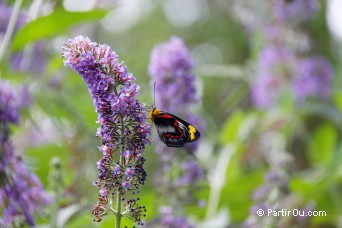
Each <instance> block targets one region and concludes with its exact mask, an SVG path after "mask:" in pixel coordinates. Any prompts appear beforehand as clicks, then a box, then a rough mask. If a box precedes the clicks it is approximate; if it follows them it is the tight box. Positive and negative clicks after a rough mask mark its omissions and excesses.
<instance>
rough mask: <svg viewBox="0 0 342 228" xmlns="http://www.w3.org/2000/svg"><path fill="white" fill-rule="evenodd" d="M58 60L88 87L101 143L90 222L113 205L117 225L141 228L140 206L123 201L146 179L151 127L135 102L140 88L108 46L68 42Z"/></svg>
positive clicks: (81, 40) (80, 40) (84, 40)
mask: <svg viewBox="0 0 342 228" xmlns="http://www.w3.org/2000/svg"><path fill="white" fill-rule="evenodd" d="M62 57H63V58H65V60H64V64H65V65H66V66H70V67H71V68H72V69H73V70H75V71H76V72H77V73H78V74H80V75H81V77H82V79H83V80H84V82H85V83H86V84H87V87H88V90H89V92H90V95H91V97H92V99H93V103H94V106H95V109H96V112H97V113H98V119H97V120H98V123H100V125H101V128H99V129H98V130H97V132H96V135H97V136H99V137H101V139H102V146H101V147H99V150H100V151H101V152H102V154H103V157H102V158H101V159H100V160H99V161H98V162H97V169H98V171H99V174H98V180H97V181H96V182H95V183H96V184H95V186H97V187H100V188H101V190H100V196H99V198H98V203H97V204H96V205H95V206H94V207H93V211H92V213H93V215H94V217H95V219H94V221H97V222H99V221H101V220H102V217H103V216H104V215H106V213H105V212H106V211H112V204H113V205H117V208H116V210H115V213H114V214H115V215H116V218H117V221H116V222H117V224H118V223H120V220H121V217H122V216H130V217H131V218H134V219H135V222H137V223H138V224H142V222H141V220H140V219H141V217H142V216H143V215H144V214H143V213H144V207H143V206H138V205H137V204H136V203H132V202H136V201H137V199H136V198H133V199H130V200H126V198H127V197H124V196H125V194H126V192H127V191H131V192H132V193H134V194H135V193H137V192H139V186H140V185H142V184H144V181H145V179H146V172H145V170H144V168H143V164H144V162H145V159H144V158H143V157H142V153H143V152H144V148H145V145H146V144H148V143H149V142H150V140H149V139H148V137H149V135H150V126H149V124H148V123H147V122H146V119H147V117H146V109H145V105H144V104H140V103H139V101H138V100H136V98H135V97H136V96H137V95H138V91H139V86H138V85H137V84H135V78H134V76H133V75H132V74H131V73H129V72H127V68H126V66H125V65H123V63H121V62H119V60H118V56H117V54H116V53H115V52H113V51H112V50H111V49H110V47H109V46H108V45H105V44H102V45H98V44H97V43H95V42H91V41H90V39H89V38H87V37H83V36H78V37H75V38H74V39H70V40H69V42H68V43H66V44H64V46H63V51H62ZM115 156H117V158H115ZM122 170H123V171H124V172H122ZM127 178H129V181H128V180H127ZM114 196H115V197H114ZM121 201H123V203H124V204H125V205H124V206H125V208H126V212H125V214H121V210H122V209H123V208H121ZM115 202H120V203H117V204H115ZM127 210H128V212H127ZM137 212H139V214H137Z"/></svg>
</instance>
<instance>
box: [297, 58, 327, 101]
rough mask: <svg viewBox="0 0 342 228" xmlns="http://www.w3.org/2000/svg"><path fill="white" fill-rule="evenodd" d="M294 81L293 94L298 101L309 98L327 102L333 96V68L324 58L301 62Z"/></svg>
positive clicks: (307, 59) (308, 59)
mask: <svg viewBox="0 0 342 228" xmlns="http://www.w3.org/2000/svg"><path fill="white" fill-rule="evenodd" d="M297 69H298V70H297V72H298V73H297V74H296V77H295V78H294V80H293V92H294V96H295V98H296V100H297V101H303V100H304V99H305V98H308V97H318V98H321V99H323V100H327V99H328V98H329V97H330V94H331V87H332V75H333V72H332V67H331V65H330V63H329V62H328V61H327V60H326V59H324V58H322V57H309V58H306V59H303V60H301V61H299V63H298V67H297Z"/></svg>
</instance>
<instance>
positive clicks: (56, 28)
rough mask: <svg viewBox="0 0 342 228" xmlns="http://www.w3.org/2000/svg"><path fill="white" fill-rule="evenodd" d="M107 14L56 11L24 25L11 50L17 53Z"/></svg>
mask: <svg viewBox="0 0 342 228" xmlns="http://www.w3.org/2000/svg"><path fill="white" fill-rule="evenodd" d="M106 14H107V11H105V10H94V11H89V12H68V11H65V10H57V11H54V12H53V13H51V14H50V15H47V16H44V17H40V18H38V19H37V20H34V21H32V22H30V23H28V24H26V25H24V26H23V27H22V28H21V29H20V30H19V31H18V32H17V34H16V36H15V37H14V39H13V43H12V49H13V51H18V50H20V49H22V48H23V47H24V46H25V45H26V44H28V43H30V42H33V41H37V40H39V39H44V38H49V37H53V36H56V35H58V34H63V33H64V32H65V31H66V30H67V29H68V28H69V27H70V26H72V25H75V24H78V23H81V22H87V21H92V20H99V19H101V18H102V17H104V16H105V15H106Z"/></svg>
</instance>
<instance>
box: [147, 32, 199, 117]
mask: <svg viewBox="0 0 342 228" xmlns="http://www.w3.org/2000/svg"><path fill="white" fill-rule="evenodd" d="M192 68H193V60H192V58H191V55H190V52H189V50H188V49H187V48H186V46H185V45H184V43H183V41H182V39H180V38H179V37H171V39H170V41H169V42H167V43H163V44H160V45H158V46H156V47H155V48H154V49H153V51H152V53H151V59H150V65H149V74H150V75H151V77H152V80H151V83H152V84H154V82H156V83H157V86H156V97H155V98H156V104H157V105H158V107H159V108H160V109H161V110H167V111H169V112H171V113H174V112H176V111H178V110H182V109H183V108H187V107H188V106H189V105H190V104H195V103H196V102H197V98H196V89H195V83H194V80H195V77H194V75H193V74H192V73H191V71H192Z"/></svg>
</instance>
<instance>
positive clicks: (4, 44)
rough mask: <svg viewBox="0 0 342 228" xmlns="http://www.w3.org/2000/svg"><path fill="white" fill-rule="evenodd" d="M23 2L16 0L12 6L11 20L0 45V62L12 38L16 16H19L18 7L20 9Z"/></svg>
mask: <svg viewBox="0 0 342 228" xmlns="http://www.w3.org/2000/svg"><path fill="white" fill-rule="evenodd" d="M22 2H23V0H16V1H15V3H14V6H13V10H12V14H11V18H10V20H9V23H8V26H7V29H6V33H5V35H4V38H3V40H2V42H1V44H0V62H1V60H2V58H3V57H4V55H5V52H6V50H7V47H8V44H9V42H10V40H11V38H12V35H13V32H14V29H15V24H16V22H17V19H18V15H19V11H20V7H21V3H22Z"/></svg>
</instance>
